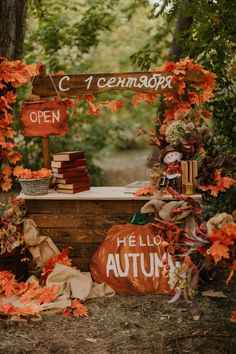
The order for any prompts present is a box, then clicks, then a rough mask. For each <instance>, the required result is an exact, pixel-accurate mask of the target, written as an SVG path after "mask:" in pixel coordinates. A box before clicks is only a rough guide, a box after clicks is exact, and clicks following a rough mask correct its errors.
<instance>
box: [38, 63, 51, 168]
mask: <svg viewBox="0 0 236 354" xmlns="http://www.w3.org/2000/svg"><path fill="white" fill-rule="evenodd" d="M39 76H46V66H45V65H42V66H41V67H40V69H39ZM42 157H43V167H45V168H50V151H49V137H48V136H43V137H42Z"/></svg>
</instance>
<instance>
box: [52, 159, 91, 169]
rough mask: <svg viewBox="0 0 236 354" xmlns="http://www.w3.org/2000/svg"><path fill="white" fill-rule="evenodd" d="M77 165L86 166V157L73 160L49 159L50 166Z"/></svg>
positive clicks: (69, 166) (68, 166)
mask: <svg viewBox="0 0 236 354" xmlns="http://www.w3.org/2000/svg"><path fill="white" fill-rule="evenodd" d="M77 166H86V159H80V160H75V161H51V167H52V168H72V167H77Z"/></svg>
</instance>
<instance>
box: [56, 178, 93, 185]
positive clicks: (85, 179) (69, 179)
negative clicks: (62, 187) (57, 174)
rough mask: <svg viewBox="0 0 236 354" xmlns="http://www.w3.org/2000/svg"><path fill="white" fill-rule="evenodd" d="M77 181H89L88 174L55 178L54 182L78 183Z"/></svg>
mask: <svg viewBox="0 0 236 354" xmlns="http://www.w3.org/2000/svg"><path fill="white" fill-rule="evenodd" d="M79 182H88V183H89V182H90V181H89V176H74V177H67V178H56V183H62V184H70V183H79Z"/></svg>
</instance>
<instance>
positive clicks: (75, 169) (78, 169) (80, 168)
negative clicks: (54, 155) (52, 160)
mask: <svg viewBox="0 0 236 354" xmlns="http://www.w3.org/2000/svg"><path fill="white" fill-rule="evenodd" d="M81 171H87V168H86V166H76V167H70V168H57V167H53V168H52V172H54V173H67V172H68V173H69V172H81Z"/></svg>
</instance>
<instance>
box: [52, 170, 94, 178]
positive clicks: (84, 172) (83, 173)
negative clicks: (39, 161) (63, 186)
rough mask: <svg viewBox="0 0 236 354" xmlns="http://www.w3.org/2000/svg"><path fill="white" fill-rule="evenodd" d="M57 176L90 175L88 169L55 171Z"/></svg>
mask: <svg viewBox="0 0 236 354" xmlns="http://www.w3.org/2000/svg"><path fill="white" fill-rule="evenodd" d="M53 176H54V177H55V178H71V177H77V178H78V177H86V176H88V171H87V170H84V171H68V172H61V173H53Z"/></svg>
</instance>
